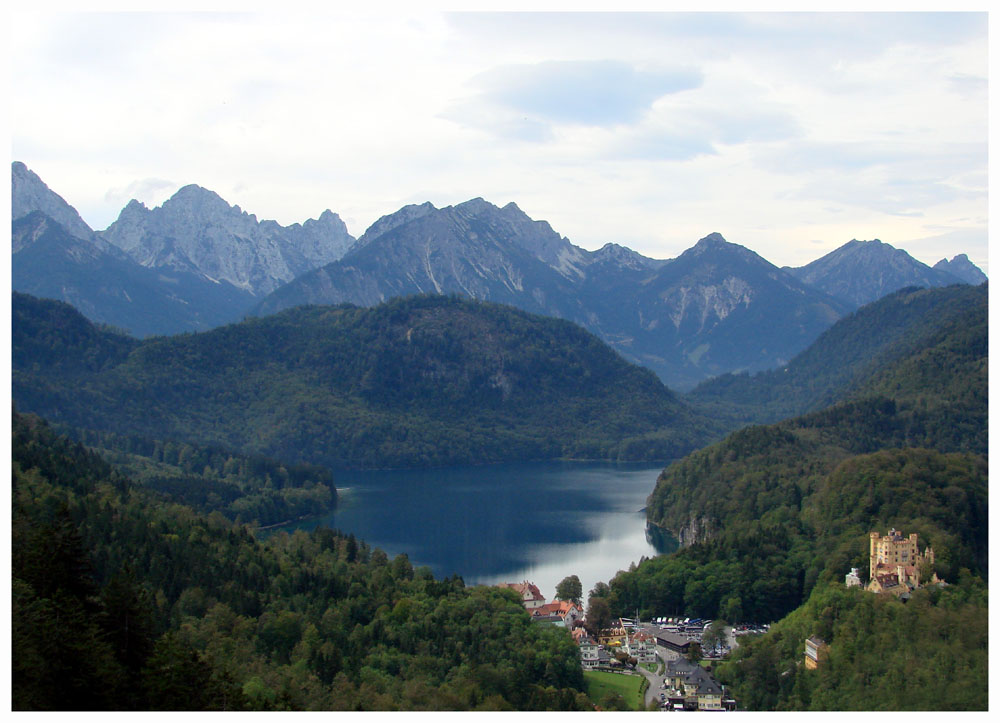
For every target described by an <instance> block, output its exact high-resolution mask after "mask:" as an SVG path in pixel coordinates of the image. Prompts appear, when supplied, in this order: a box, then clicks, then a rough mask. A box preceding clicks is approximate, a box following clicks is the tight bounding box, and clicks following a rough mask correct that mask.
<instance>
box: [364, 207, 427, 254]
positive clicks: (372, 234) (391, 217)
mask: <svg viewBox="0 0 1000 723" xmlns="http://www.w3.org/2000/svg"><path fill="white" fill-rule="evenodd" d="M434 211H437V208H436V207H435V206H434V204H433V203H431V202H430V201H426V202H424V203H421V204H419V205H417V204H413V203H411V204H409V205H406V206H403V207H402V208H401V209H399V210H398V211H396V212H395V213H389V214H386V215H385V216H382V217H381V218H379V219H378V220H377V221H376V222H375V223H373V224H372V225H371V226H369V227H368V230H367V231H365V232H364V233H363V234H361V238H359V239H358V243H357V247H358V248H360V247H362V246H365V245H366V244H368V243H369V242H371V241H372V240H374V239H377V238H378V237H379V236H381V235H382V234H386V233H389V232H390V231H392V230H393V229H395V228H399V227H400V226H402V225H403V224H406V223H409V222H410V221H413V220H415V219H418V218H422V217H423V216H426V215H427V214H429V213H433V212H434Z"/></svg>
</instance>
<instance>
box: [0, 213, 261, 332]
mask: <svg viewBox="0 0 1000 723" xmlns="http://www.w3.org/2000/svg"><path fill="white" fill-rule="evenodd" d="M11 239H12V242H13V247H14V249H15V253H14V255H13V256H12V257H11V285H12V287H13V289H14V290H15V291H20V292H23V293H26V294H31V295H34V296H39V297H45V298H53V299H60V300H62V301H65V302H67V303H69V304H72V305H73V306H74V307H76V308H77V309H78V310H79V311H80V312H81V313H82V314H84V315H85V316H86V317H87V318H89V319H91V320H93V321H95V322H99V323H105V324H110V325H112V326H115V327H119V328H122V329H125V330H127V331H129V332H130V333H132V334H135V335H137V336H154V335H161V334H176V333H178V332H181V331H191V330H196V329H200V330H205V329H210V328H212V327H215V326H218V325H219V324H224V323H227V322H230V321H233V320H235V319H236V318H238V315H239V313H240V310H242V309H245V308H246V307H247V306H248V305H249V303H250V301H251V299H252V297H250V296H249V294H247V293H245V292H243V291H241V290H240V289H237V288H235V287H233V286H231V285H230V284H227V283H214V282H210V281H207V280H206V279H204V278H203V277H201V276H200V275H194V274H190V273H186V272H171V271H158V270H155V269H147V268H144V267H142V266H140V265H139V264H137V263H135V262H134V261H132V260H131V259H129V258H128V257H126V256H125V255H124V254H122V253H121V252H120V251H118V250H117V249H114V248H113V247H112V248H109V249H108V250H103V249H102V245H101V244H99V243H94V242H92V241H89V240H86V239H81V238H78V237H76V236H73V235H72V234H70V233H68V232H67V231H66V230H65V229H64V228H63V227H62V226H61V225H60V224H58V223H56V222H55V221H53V220H52V219H51V218H49V217H48V216H46V215H45V214H43V213H42V212H40V211H33V212H31V213H29V214H28V215H26V216H23V217H21V218H19V219H17V220H16V221H14V223H13V226H12V228H11Z"/></svg>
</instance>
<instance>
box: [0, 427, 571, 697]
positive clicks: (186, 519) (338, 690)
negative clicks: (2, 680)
mask: <svg viewBox="0 0 1000 723" xmlns="http://www.w3.org/2000/svg"><path fill="white" fill-rule="evenodd" d="M12 462H13V488H12V521H11V570H12V580H11V590H12V591H11V613H12V614H11V651H12V657H11V660H12V670H11V676H12V677H11V682H12V687H11V691H12V707H13V709H14V710H133V711H135V710H178V709H182V710H514V709H522V710H582V709H587V708H588V707H590V704H589V701H588V700H587V698H586V696H585V695H584V693H583V690H584V687H585V686H584V681H583V675H582V672H581V670H580V664H579V658H578V656H579V653H578V651H577V649H576V646H575V645H574V644H573V642H572V640H571V639H570V637H569V635H567V634H566V631H564V630H558V629H554V628H547V627H543V626H537V625H533V624H532V623H531V621H530V619H529V617H528V615H527V614H526V613H525V611H524V609H523V607H522V606H521V603H520V600H519V599H518V598H517V596H516V594H514V593H512V592H510V591H506V590H500V589H497V588H486V587H477V588H471V589H470V588H466V587H465V586H464V584H463V583H462V580H461V578H458V577H455V578H451V579H446V580H435V579H434V578H433V576H432V575H431V573H430V571H429V570H427V569H426V568H418V569H416V570H414V569H413V567H412V566H411V565H410V563H409V561H408V559H407V558H406V556H405V555H399V556H397V557H396V558H394V559H392V560H390V559H388V558H387V557H386V555H385V554H384V553H383V552H381V551H380V550H377V549H376V550H372V549H370V548H369V547H368V546H367V545H366V544H364V543H363V542H360V541H358V540H355V539H354V537H353V536H346V537H345V536H344V535H341V534H339V533H337V532H334V531H331V530H329V529H326V528H322V529H317V530H315V531H314V532H312V533H310V534H306V533H303V532H296V533H295V534H294V535H291V536H289V535H286V534H283V533H281V534H277V535H275V536H273V537H271V538H270V539H268V540H267V541H266V542H260V541H257V540H255V539H254V538H253V537H252V536H251V535H249V534H248V532H247V530H246V528H245V527H242V526H234V525H232V524H231V523H229V522H227V521H225V520H224V519H223V518H222V517H221V516H219V515H218V514H214V515H210V516H207V517H206V516H202V515H199V514H197V513H195V512H194V511H192V510H191V509H190V508H188V507H183V506H180V505H176V504H172V503H168V502H166V501H164V500H163V499H162V498H161V497H160V496H158V495H157V494H156V493H154V492H152V491H150V490H147V489H144V488H142V487H137V486H135V485H133V484H132V483H131V482H130V481H129V480H128V479H127V478H124V477H122V476H121V475H119V474H118V473H117V472H115V471H113V469H112V468H111V467H110V466H109V465H108V464H107V463H106V462H105V461H103V460H102V459H100V458H99V457H97V456H96V455H95V454H93V453H89V452H87V451H86V450H85V449H84V448H83V447H82V446H81V445H79V444H78V443H74V442H71V441H68V440H67V439H65V438H61V437H58V436H56V435H55V434H53V433H52V432H51V431H50V430H49V428H48V427H47V426H46V425H45V423H44V422H42V421H41V420H39V419H38V418H35V417H31V416H21V415H18V414H16V413H15V414H14V417H13V435H12Z"/></svg>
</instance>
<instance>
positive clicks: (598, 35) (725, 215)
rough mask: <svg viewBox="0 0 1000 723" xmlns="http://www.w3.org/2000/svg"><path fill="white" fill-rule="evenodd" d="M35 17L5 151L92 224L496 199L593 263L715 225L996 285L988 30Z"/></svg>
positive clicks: (381, 15) (435, 16) (694, 235)
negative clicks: (154, 213)
mask: <svg viewBox="0 0 1000 723" xmlns="http://www.w3.org/2000/svg"><path fill="white" fill-rule="evenodd" d="M113 5H114V4H113V3H112V4H111V6H112V7H113ZM133 5H134V4H133ZM224 5H225V3H221V4H216V5H215V7H223V6H224ZM243 5H244V6H249V5H248V4H247V3H243ZM31 7H32V10H31V11H30V12H21V11H18V12H13V13H12V14H11V16H10V22H11V27H10V43H9V46H10V47H9V50H10V53H9V55H10V77H11V82H10V93H9V100H10V110H9V111H8V115H9V119H8V122H9V124H10V135H11V159H12V160H19V161H23V162H24V163H25V164H27V166H28V167H29V168H30V169H31V170H33V171H35V172H36V173H37V174H38V175H39V176H40V177H41V178H42V180H43V181H44V182H45V183H46V184H47V185H48V186H49V187H50V188H51V189H52V190H54V191H56V192H57V193H59V194H60V195H62V196H63V197H64V198H65V199H66V200H67V201H68V202H69V203H70V204H72V205H73V206H74V207H76V209H77V210H78V211H79V212H80V213H81V215H82V216H83V218H84V220H85V221H87V223H88V224H90V226H91V227H93V228H95V229H103V228H106V227H107V226H108V225H110V224H111V223H112V222H113V221H114V220H115V218H117V216H118V213H119V212H120V210H121V209H122V208H123V207H124V206H125V204H126V203H127V202H128V201H129V200H130V199H131V198H136V199H138V200H140V201H142V202H144V203H145V204H146V205H147V206H149V207H153V206H157V205H160V204H161V203H163V201H165V200H166V199H167V198H169V196H170V195H171V194H172V193H174V192H175V191H176V190H177V189H178V188H180V187H181V186H183V185H187V184H189V183H195V184H198V185H199V186H203V187H205V188H208V189H211V190H213V191H215V192H216V193H218V194H219V195H220V196H222V197H223V198H224V199H225V200H226V201H228V202H229V203H230V204H234V205H239V206H240V207H241V208H242V209H243V210H244V211H247V212H249V213H253V214H255V215H256V216H257V217H258V219H261V220H263V219H274V220H276V221H278V222H279V223H281V224H283V225H288V224H292V223H296V222H302V221H305V220H306V219H308V218H315V217H317V216H319V214H320V213H321V212H322V211H323V210H324V209H327V208H329V209H330V210H332V211H334V212H335V213H337V214H339V215H340V217H341V218H342V219H343V220H344V222H345V223H346V224H347V227H348V230H349V231H350V233H351V234H352V235H354V236H360V235H361V234H362V233H363V232H364V230H365V229H366V228H367V227H368V226H369V225H370V224H371V223H373V222H374V221H375V220H376V219H378V218H379V217H380V216H383V215H385V214H389V213H392V212H394V211H396V210H397V209H399V208H400V207H401V206H403V205H406V204H409V203H423V202H425V201H430V202H432V203H433V204H435V205H436V206H438V207H442V206H447V205H451V204H456V203H461V202H462V201H466V200H468V199H470V198H475V197H482V198H485V199H486V200H487V201H490V202H492V203H494V204H496V205H498V206H502V205H505V204H507V203H509V202H511V201H513V202H515V203H516V204H517V205H518V206H519V207H520V208H521V209H522V210H523V211H524V212H525V213H527V214H528V215H529V216H531V217H532V218H534V219H536V220H546V221H548V222H549V223H550V224H551V225H552V227H553V228H554V229H555V230H556V231H557V232H559V233H560V234H562V235H564V236H566V237H567V238H569V240H570V241H572V242H573V243H575V244H577V245H579V246H582V247H584V248H586V249H591V250H593V249H597V248H600V247H601V246H603V245H604V244H605V243H607V242H615V243H620V244H623V245H625V246H628V247H630V248H633V249H635V250H636V251H639V252H640V253H643V254H645V255H647V256H651V257H654V258H673V257H675V256H677V255H679V254H680V253H682V252H683V251H684V250H685V249H687V248H689V247H691V246H692V245H694V243H695V242H697V241H698V239H700V238H702V237H704V236H706V235H708V234H709V233H712V232H719V233H721V234H722V235H723V236H724V237H725V238H726V239H727V240H728V241H731V242H734V243H739V244H742V245H744V246H746V247H748V248H750V249H752V250H754V251H756V252H757V253H759V254H760V255H761V256H763V257H764V258H766V259H768V260H769V261H771V262H772V263H775V264H777V265H778V266H785V265H787V266H801V265H804V264H806V263H808V262H809V261H812V260H814V259H816V258H819V257H820V256H822V255H824V254H826V253H828V252H830V251H832V250H834V249H835V248H837V247H839V246H841V245H843V244H844V243H846V242H848V241H850V240H851V239H866V240H867V239H874V238H878V239H881V240H882V241H884V242H886V243H889V244H892V245H893V246H895V247H897V248H902V249H905V250H906V251H907V252H908V253H910V254H911V255H912V256H914V257H915V258H917V259H919V260H921V261H924V262H925V263H928V264H933V263H935V262H936V261H938V260H939V259H941V258H944V257H947V258H951V257H953V256H954V255H956V254H959V253H967V254H968V255H969V257H970V259H972V261H973V262H974V263H976V264H977V265H978V266H979V267H980V268H982V269H983V270H984V271H986V272H987V273H988V257H987V255H988V243H987V242H988V235H987V215H988V197H987V190H988V169H987V147H988V139H989V127H988V117H987V114H988V108H989V93H988V64H989V61H988V16H987V14H986V13H984V12H963V13H937V12H935V13H899V12H885V13H879V12H872V13H827V12H822V13H818V12H804V13H783V12H777V13H763V12H755V13H750V14H734V13H728V12H718V13H697V12H687V13H654V12H502V13H497V12H441V11H437V10H435V9H433V8H431V7H429V6H426V5H424V4H422V3H417V4H408V5H395V4H380V3H376V4H375V5H372V6H371V7H373V8H374V9H372V10H368V11H352V12H349V13H348V12H337V11H329V12H326V13H323V12H316V11H309V10H307V9H299V6H298V5H297V4H295V3H290V4H286V5H284V6H283V7H285V8H287V9H286V10H284V11H282V12H280V13H278V12H271V13H258V12H228V11H225V10H223V11H219V12H212V13H185V12H175V13H160V12H152V11H140V12H127V13H122V12H95V11H91V12H86V13H70V12H65V11H63V10H61V9H60V8H59V7H58V6H55V5H54V6H52V7H49V5H48V3H46V2H39V3H34V4H32V6H31ZM303 7H306V6H303ZM619 7H632V6H631V5H628V4H625V5H620V6H619ZM868 7H873V5H871V4H869V5H868Z"/></svg>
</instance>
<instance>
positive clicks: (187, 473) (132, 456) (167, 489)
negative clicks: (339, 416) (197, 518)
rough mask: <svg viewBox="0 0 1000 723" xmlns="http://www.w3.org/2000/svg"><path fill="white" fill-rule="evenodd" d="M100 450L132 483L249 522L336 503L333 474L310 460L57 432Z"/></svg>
mask: <svg viewBox="0 0 1000 723" xmlns="http://www.w3.org/2000/svg"><path fill="white" fill-rule="evenodd" d="M59 431H61V432H64V433H65V434H67V436H70V437H72V438H73V439H77V440H80V441H81V442H83V443H84V444H85V445H87V446H88V447H90V448H92V449H94V450H95V451H97V452H98V453H100V454H101V456H102V457H104V458H105V459H106V460H108V461H109V462H111V464H113V465H114V466H115V467H116V468H117V469H118V470H120V471H122V472H123V473H124V474H126V475H127V476H128V477H129V478H130V479H131V480H132V481H134V482H138V483H140V484H142V485H144V486H146V487H150V488H152V489H154V490H157V491H158V492H161V493H163V494H164V495H165V496H166V497H167V499H168V500H170V501H173V502H178V503H180V504H183V505H189V506H191V507H193V508H195V509H196V510H198V511H199V512H202V513H204V514H208V513H211V512H221V513H222V514H223V515H224V516H225V517H226V518H227V519H229V520H232V521H234V522H237V523H247V524H251V525H254V526H265V527H266V526H272V525H277V524H281V523H283V522H289V521H291V520H296V519H299V518H302V517H306V516H313V515H319V514H322V513H324V512H328V511H329V510H331V509H333V507H335V506H336V502H337V489H336V487H335V485H334V476H333V472H332V471H331V470H330V469H328V468H326V467H321V466H318V465H313V464H294V465H292V464H290V465H285V464H282V463H281V462H278V461H277V460H274V459H271V458H269V457H262V456H259V455H250V456H248V455H239V454H233V453H231V452H228V451H226V450H223V449H220V448H217V447H200V446H197V445H193V444H190V443H188V442H169V441H168V442H163V441H160V440H151V439H144V438H141V437H135V436H131V435H121V434H114V433H113V432H95V431H93V430H86V429H76V428H72V427H69V428H66V429H61V430H59Z"/></svg>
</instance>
